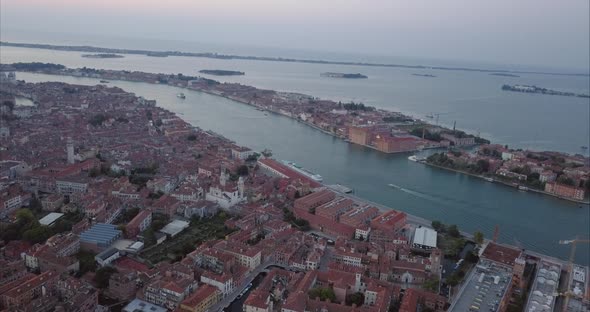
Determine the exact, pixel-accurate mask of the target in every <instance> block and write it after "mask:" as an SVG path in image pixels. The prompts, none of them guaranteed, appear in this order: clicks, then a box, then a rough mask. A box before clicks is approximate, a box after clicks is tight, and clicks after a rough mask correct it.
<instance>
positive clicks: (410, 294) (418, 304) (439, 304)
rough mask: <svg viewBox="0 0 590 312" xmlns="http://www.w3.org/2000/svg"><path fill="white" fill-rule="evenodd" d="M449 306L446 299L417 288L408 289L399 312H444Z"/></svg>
mask: <svg viewBox="0 0 590 312" xmlns="http://www.w3.org/2000/svg"><path fill="white" fill-rule="evenodd" d="M447 306H448V303H447V300H446V298H445V297H443V296H440V295H437V294H435V293H431V292H428V291H425V290H420V289H416V288H408V289H407V290H406V293H405V294H404V298H403V300H402V302H401V305H400V309H399V312H416V311H424V310H425V309H429V311H435V312H443V311H446V308H447Z"/></svg>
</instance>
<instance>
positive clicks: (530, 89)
mask: <svg viewBox="0 0 590 312" xmlns="http://www.w3.org/2000/svg"><path fill="white" fill-rule="evenodd" d="M502 90H503V91H513V92H523V93H540V94H547V95H561V96H577V97H582V98H590V95H588V94H582V93H574V92H564V91H556V90H551V89H547V88H541V87H537V86H528V85H507V84H505V85H502Z"/></svg>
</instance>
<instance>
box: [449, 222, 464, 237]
mask: <svg viewBox="0 0 590 312" xmlns="http://www.w3.org/2000/svg"><path fill="white" fill-rule="evenodd" d="M448 233H449V235H451V236H452V237H460V236H461V232H459V228H458V227H457V226H456V225H455V224H453V225H451V226H449V229H448Z"/></svg>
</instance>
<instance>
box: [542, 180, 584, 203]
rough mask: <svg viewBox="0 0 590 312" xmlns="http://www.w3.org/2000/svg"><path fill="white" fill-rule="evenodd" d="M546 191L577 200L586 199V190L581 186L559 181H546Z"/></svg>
mask: <svg viewBox="0 0 590 312" xmlns="http://www.w3.org/2000/svg"><path fill="white" fill-rule="evenodd" d="M545 192H547V193H551V194H555V195H557V196H561V197H566V198H571V199H576V200H584V196H585V194H586V191H585V190H584V189H583V188H581V187H575V186H571V185H565V184H561V183H557V182H548V183H546V184H545Z"/></svg>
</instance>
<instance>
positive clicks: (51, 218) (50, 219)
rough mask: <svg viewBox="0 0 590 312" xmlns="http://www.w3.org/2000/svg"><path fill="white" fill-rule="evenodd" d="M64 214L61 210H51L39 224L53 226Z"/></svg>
mask: <svg viewBox="0 0 590 312" xmlns="http://www.w3.org/2000/svg"><path fill="white" fill-rule="evenodd" d="M63 216H64V214H63V213H59V212H51V213H49V214H48V215H46V216H45V217H43V218H41V219H40V220H39V224H41V225H45V226H52V225H54V224H55V222H56V221H57V220H59V219H60V218H62V217H63Z"/></svg>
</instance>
